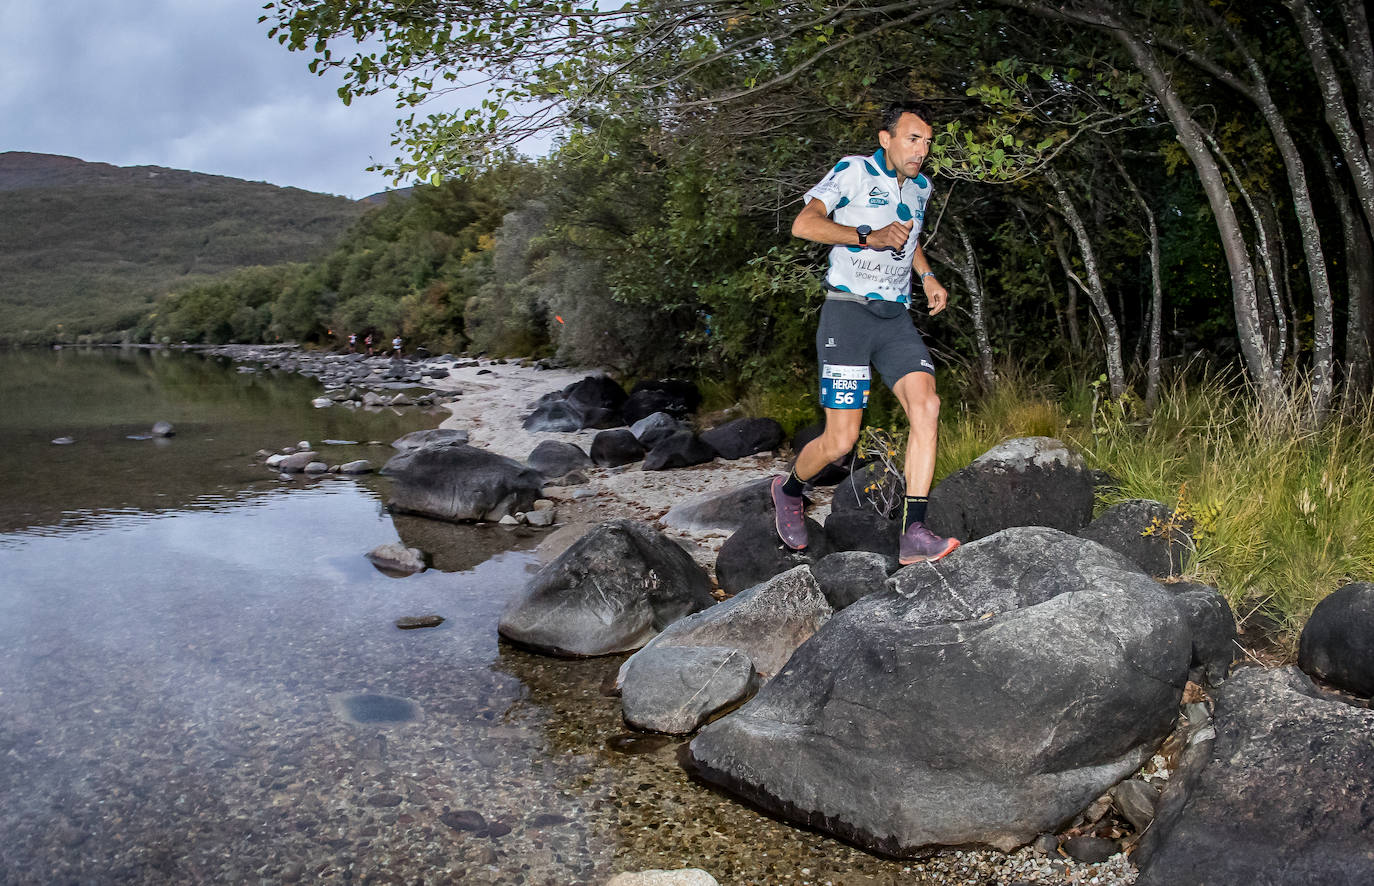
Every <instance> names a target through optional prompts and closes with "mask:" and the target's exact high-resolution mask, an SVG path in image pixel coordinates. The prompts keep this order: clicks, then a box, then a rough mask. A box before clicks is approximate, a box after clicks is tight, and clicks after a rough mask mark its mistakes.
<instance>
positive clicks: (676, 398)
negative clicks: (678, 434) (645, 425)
mask: <svg viewBox="0 0 1374 886" xmlns="http://www.w3.org/2000/svg"><path fill="white" fill-rule="evenodd" d="M700 405H701V392H700V391H698V390H697V386H696V385H694V384H692V383H691V382H689V381H684V380H682V379H676V378H664V379H658V380H656V381H641V382H637V383H636V384H635V386H634V388H632V389H631V390H630V396H629V398H628V399H627V400H626V401H625V404H624V405H623V406H621V407H620V411H621V413H622V414H623V415H624V416H625V421H626V422H628V423H629V424H634V423H635V422H637V421H639V420H640V419H641V418H645V417H647V416H650V415H653V414H654V413H655V412H666V413H668V414H669V415H672V416H675V417H677V418H684V417H686V416H688V415H691V414H692V413H693V412H696V411H697V407H698V406H700Z"/></svg>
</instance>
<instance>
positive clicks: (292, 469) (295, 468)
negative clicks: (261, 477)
mask: <svg viewBox="0 0 1374 886" xmlns="http://www.w3.org/2000/svg"><path fill="white" fill-rule="evenodd" d="M319 457H320V456H319V453H316V452H311V451H310V450H308V449H307V450H306V451H304V452H293V453H291V454H290V455H288V456H287V457H286V458H284V459H282V460H281V461H279V462H277V464H276V465H275V467H276V468H277V470H279V471H281V472H282V473H283V474H299V473H300V472H301V471H304V470H305V468H306V465H308V464H310V463H311V462H313V461H317V460H318V459H319Z"/></svg>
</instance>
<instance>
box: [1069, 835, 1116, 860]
mask: <svg viewBox="0 0 1374 886" xmlns="http://www.w3.org/2000/svg"><path fill="white" fill-rule="evenodd" d="M1064 851H1065V852H1067V853H1068V854H1069V855H1070V856H1072V857H1074V858H1076V859H1078V860H1079V861H1086V862H1088V863H1089V864H1092V863H1095V862H1099V861H1106V860H1107V859H1109V858H1111V857H1112V856H1113V855H1116V853H1117V851H1118V849H1117V845H1116V841H1115V840H1107V839H1104V838H1102V837H1086V836H1083V837H1070V838H1069V839H1067V840H1065V841H1064Z"/></svg>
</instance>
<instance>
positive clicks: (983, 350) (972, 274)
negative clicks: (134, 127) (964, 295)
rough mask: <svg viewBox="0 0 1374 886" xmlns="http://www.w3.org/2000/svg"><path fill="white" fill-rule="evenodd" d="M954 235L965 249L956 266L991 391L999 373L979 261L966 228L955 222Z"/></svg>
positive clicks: (979, 359) (979, 363) (984, 373)
mask: <svg viewBox="0 0 1374 886" xmlns="http://www.w3.org/2000/svg"><path fill="white" fill-rule="evenodd" d="M954 233H955V234H956V235H957V236H958V237H959V244H960V245H961V246H963V248H964V252H963V257H962V259H961V260H960V261H956V262H954V266H955V268H956V269H957V270H958V271H959V276H960V277H962V278H963V280H964V286H966V287H967V288H968V291H969V301H970V302H972V306H973V338H974V341H975V342H976V343H977V345H978V371H979V372H980V373H981V374H982V376H983V385H984V387H985V388H986V389H987V390H989V391H991V390H992V389H993V387H994V386H995V385H996V384H997V371H996V370H995V369H994V368H993V365H992V340H991V339H990V338H989V337H988V326H987V322H986V321H985V320H984V317H983V285H982V281H981V280H979V278H978V259H977V257H976V256H975V255H974V254H973V244H972V243H971V242H969V238H968V232H966V231H965V230H964V226H963V225H962V224H960V223H958V222H955V224H954Z"/></svg>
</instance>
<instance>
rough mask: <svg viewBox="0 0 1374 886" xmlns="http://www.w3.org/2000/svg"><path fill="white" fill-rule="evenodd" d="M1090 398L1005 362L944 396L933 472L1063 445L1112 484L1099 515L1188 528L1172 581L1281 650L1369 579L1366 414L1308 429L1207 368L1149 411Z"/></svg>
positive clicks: (1373, 446)
mask: <svg viewBox="0 0 1374 886" xmlns="http://www.w3.org/2000/svg"><path fill="white" fill-rule="evenodd" d="M1094 393H1095V389H1094V387H1093V385H1092V384H1091V383H1090V382H1088V381H1087V380H1086V379H1078V380H1070V381H1068V382H1067V383H1064V384H1062V385H1061V386H1058V387H1056V386H1053V385H1051V384H1048V383H1044V382H1037V381H1033V380H1031V379H1030V378H1029V374H1028V373H1026V372H1024V371H1022V372H1018V371H1016V370H1015V369H1012V368H1004V369H1003V371H1002V372H1001V374H1000V381H999V384H998V385H997V386H996V387H995V388H994V389H993V390H992V391H991V392H989V393H985V394H981V395H978V396H977V397H976V398H972V399H971V398H969V397H966V396H963V395H959V394H956V395H954V396H950V395H946V396H945V405H944V408H943V409H942V416H941V426H940V450H939V453H938V456H937V464H936V476H937V477H942V476H944V475H946V474H948V473H950V472H951V471H954V470H957V469H958V468H960V467H963V466H964V465H966V464H968V463H969V462H970V461H972V460H973V459H974V458H976V457H977V456H979V455H981V454H982V453H983V452H985V451H986V450H987V449H988V448H990V447H991V446H994V445H996V444H997V443H998V442H1000V441H1002V440H1005V439H1008V438H1010V437H1019V436H1051V437H1059V438H1060V439H1063V440H1065V441H1066V442H1068V443H1070V444H1071V445H1072V446H1074V447H1075V448H1076V449H1078V450H1079V451H1080V452H1082V453H1083V455H1084V457H1085V459H1086V460H1087V462H1088V463H1089V465H1090V466H1091V467H1094V468H1099V469H1101V470H1103V471H1105V472H1107V473H1108V474H1110V475H1111V476H1112V477H1113V478H1114V479H1115V481H1116V482H1115V484H1114V486H1108V487H1106V488H1104V489H1103V490H1101V491H1100V492H1099V496H1100V498H1099V501H1098V508H1099V510H1101V509H1104V508H1106V507H1109V506H1110V505H1112V504H1116V503H1118V502H1121V501H1125V500H1127V499H1133V498H1148V499H1155V500H1158V501H1161V502H1163V503H1165V504H1166V505H1169V506H1170V507H1172V508H1175V509H1176V512H1177V514H1178V516H1179V517H1180V518H1185V519H1188V520H1191V521H1192V522H1193V524H1194V534H1195V551H1194V555H1193V557H1192V559H1191V561H1190V563H1189V566H1188V570H1187V574H1186V576H1185V577H1186V578H1189V579H1192V580H1195V581H1201V582H1205V583H1207V584H1211V585H1215V586H1216V587H1218V588H1219V589H1220V590H1221V591H1222V593H1223V594H1225V595H1226V597H1227V599H1228V600H1229V601H1230V602H1231V605H1232V606H1233V607H1234V608H1235V610H1236V612H1237V615H1238V616H1240V617H1241V618H1242V619H1244V620H1245V622H1246V624H1247V625H1249V626H1251V627H1252V628H1257V629H1259V630H1260V631H1262V632H1263V633H1265V634H1266V635H1267V636H1268V637H1269V638H1270V639H1272V640H1273V641H1276V642H1277V643H1278V644H1279V645H1280V646H1281V647H1282V648H1283V649H1284V650H1285V651H1287V652H1288V653H1290V654H1291V653H1292V652H1293V651H1294V650H1295V649H1296V640H1297V635H1298V632H1299V631H1300V630H1301V628H1302V625H1303V623H1304V622H1305V621H1306V619H1307V617H1308V615H1309V614H1310V613H1311V611H1312V607H1313V606H1315V605H1316V604H1317V603H1318V602H1319V601H1320V600H1321V599H1322V598H1323V597H1325V596H1326V595H1327V594H1329V593H1330V592H1331V591H1333V590H1335V589H1336V588H1338V587H1340V586H1341V585H1343V584H1346V583H1348V582H1351V581H1374V410H1371V409H1369V408H1363V409H1360V410H1355V411H1351V412H1349V413H1347V414H1344V415H1338V416H1336V417H1334V418H1332V419H1331V420H1330V421H1328V422H1327V423H1325V424H1324V425H1321V426H1319V427H1318V426H1314V425H1313V424H1312V422H1311V421H1310V420H1309V419H1308V417H1307V416H1306V415H1305V413H1304V412H1303V411H1302V410H1301V409H1300V408H1299V407H1298V406H1294V407H1293V408H1291V409H1288V410H1286V411H1285V410H1265V409H1263V408H1261V407H1260V405H1259V404H1258V403H1257V402H1256V401H1255V399H1254V398H1253V397H1252V396H1250V394H1249V392H1248V391H1247V389H1246V387H1245V385H1244V384H1242V383H1241V382H1240V381H1239V380H1238V379H1235V378H1229V377H1226V376H1224V375H1217V374H1207V375H1203V376H1202V377H1200V378H1194V379H1192V380H1182V379H1176V380H1174V381H1173V382H1171V383H1170V384H1169V385H1168V386H1167V388H1166V389H1165V390H1164V392H1163V396H1162V397H1161V400H1160V405H1159V407H1158V408H1157V409H1156V411H1155V412H1154V414H1153V415H1151V416H1149V417H1144V416H1142V415H1140V414H1139V410H1138V404H1137V403H1134V402H1132V401H1129V400H1128V401H1126V402H1124V403H1123V402H1115V401H1110V400H1108V401H1106V402H1100V401H1101V398H1100V397H1095V396H1094ZM1299 401H1300V398H1299V397H1294V398H1292V402H1294V403H1295V404H1296V403H1298V402H1299Z"/></svg>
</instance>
